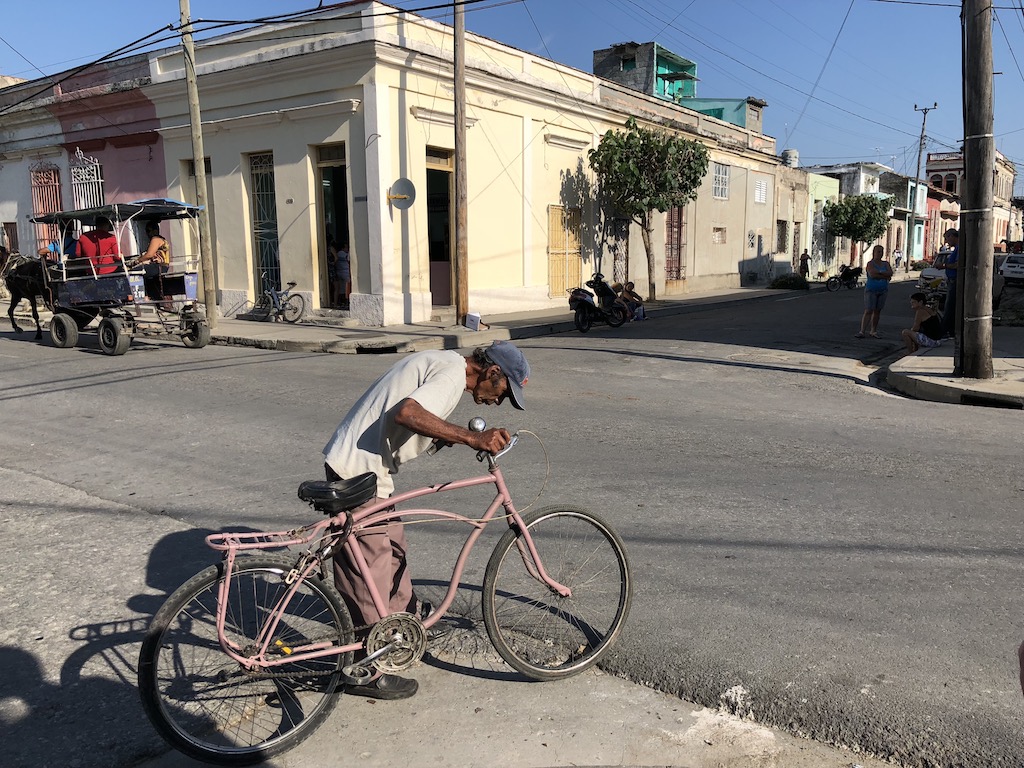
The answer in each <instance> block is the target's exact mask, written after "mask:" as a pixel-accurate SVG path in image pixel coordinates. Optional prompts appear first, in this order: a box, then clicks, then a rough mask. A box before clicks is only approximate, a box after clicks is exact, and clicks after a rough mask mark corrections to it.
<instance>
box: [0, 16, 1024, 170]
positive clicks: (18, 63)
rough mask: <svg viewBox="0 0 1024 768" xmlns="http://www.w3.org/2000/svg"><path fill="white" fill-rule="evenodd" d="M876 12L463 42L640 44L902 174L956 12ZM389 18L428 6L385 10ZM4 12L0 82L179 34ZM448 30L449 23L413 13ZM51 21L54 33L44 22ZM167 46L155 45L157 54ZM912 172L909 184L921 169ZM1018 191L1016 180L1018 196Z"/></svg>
mask: <svg viewBox="0 0 1024 768" xmlns="http://www.w3.org/2000/svg"><path fill="white" fill-rule="evenodd" d="M930 2H932V3H934V4H932V5H925V4H917V3H905V2H888V1H885V0H852V2H850V0H511V1H509V2H502V0H485V2H481V3H478V4H476V5H472V6H468V7H467V13H466V26H467V28H468V29H469V30H470V31H472V32H477V33H479V34H482V35H485V36H487V37H490V38H492V39H494V40H498V41H500V42H503V43H507V44H509V45H513V46H515V47H517V48H521V49H523V50H527V51H530V52H533V53H537V54H539V55H542V56H546V57H548V58H551V59H554V60H556V61H559V62H562V63H565V64H568V65H570V66H573V67H576V68H578V69H582V70H585V71H590V68H591V53H592V51H593V50H594V49H597V48H604V47H607V46H609V45H611V44H613V43H617V42H623V41H627V40H632V41H636V42H646V41H649V40H655V41H657V42H658V43H659V44H660V45H663V46H665V47H667V48H669V49H670V50H672V51H674V52H675V53H678V54H680V55H681V56H684V57H686V58H688V59H691V60H692V61H695V62H697V75H698V77H699V78H700V82H699V83H698V85H697V94H698V95H699V96H706V97H746V96H755V97H757V98H761V99H764V100H765V101H767V102H768V108H767V109H766V110H765V133H767V134H769V135H771V136H774V137H776V138H777V139H778V146H779V149H780V150H782V149H785V148H787V147H791V148H794V149H797V150H799V152H800V159H801V163H802V164H810V163H832V162H844V161H849V160H873V161H878V162H882V163H884V164H886V165H889V166H892V167H894V168H895V169H896V170H897V171H900V172H902V173H907V174H909V175H913V173H914V170H915V166H916V161H917V142H918V135H919V133H920V130H921V117H922V114H921V113H920V112H916V111H915V110H914V105H915V104H917V105H918V106H919V107H924V106H928V107H931V106H932V104H933V103H935V102H938V104H939V107H938V109H935V110H933V111H931V112H930V113H929V114H928V130H927V133H928V143H927V151H932V152H942V151H951V150H955V149H958V148H959V142H960V138H961V136H962V134H963V113H962V110H961V90H960V63H961V55H960V50H961V46H960V3H958V2H955V0H946V2H945V4H943V0H930ZM392 4H393V5H396V6H398V7H401V8H408V9H418V8H425V7H427V6H430V5H440V4H441V3H440V2H439V0H433V1H432V0H423V2H418V3H417V2H406V1H405V0H401V1H399V2H393V3H392ZM1015 4H1017V3H1016V2H1006V3H1001V4H1000V5H1002V6H1006V7H1005V8H1003V9H997V10H996V19H997V22H996V24H995V25H994V29H993V41H994V44H993V48H994V58H995V69H996V71H997V72H1001V73H1002V74H999V75H997V76H996V78H995V88H996V91H995V93H996V101H995V107H996V108H995V115H996V120H995V134H996V146H997V148H998V149H999V150H1000V151H1001V152H1003V153H1004V154H1005V155H1007V156H1008V157H1009V158H1010V159H1012V160H1014V161H1016V162H1018V163H1019V164H1020V173H1021V174H1022V176H1024V108H1022V106H1021V105H1022V104H1024V73H1022V72H1024V13H1022V12H1021V11H1019V10H1018V11H1014V10H1012V9H1011V8H1010V6H1012V5H1015ZM191 6H192V16H193V18H194V19H197V20H198V19H218V20H224V19H239V20H241V19H246V18H255V17H258V16H263V15H272V14H279V13H288V12H293V11H299V10H302V9H305V8H308V7H310V6H311V3H310V1H309V0H246V2H240V1H239V0H232V1H229V0H191ZM40 7H41V6H37V5H34V4H30V3H7V4H6V7H5V9H4V23H3V25H2V27H0V29H2V31H0V38H2V39H0V73H2V74H7V75H15V76H18V77H25V78H29V79H31V78H35V77H39V76H41V75H40V72H39V70H41V71H42V72H45V73H47V74H49V73H52V72H56V71H60V70H63V69H67V68H70V67H73V66H76V65H79V64H82V63H84V62H86V61H89V60H90V59H93V58H97V57H99V56H102V55H104V54H106V53H108V52H110V51H111V50H113V49H115V48H118V47H120V46H122V45H126V44H128V43H130V42H132V41H134V40H136V39H138V38H141V37H143V36H144V35H146V34H148V33H150V32H154V31H156V30H158V29H159V28H160V27H162V26H165V25H167V24H175V23H177V21H178V2H177V0H150V1H149V2H145V3H139V2H137V0H133V1H132V2H127V1H125V0H106V2H102V3H100V4H90V5H89V6H83V5H82V4H81V3H77V2H76V3H72V2H68V1H67V0H48V2H46V3H45V10H46V13H45V14H43V18H41V14H40V13H39V11H40ZM423 15H425V16H428V17H430V18H434V19H437V20H439V21H447V22H448V23H450V22H451V11H450V10H449V9H439V10H430V11H423ZM57 19H60V20H61V21H59V22H58V21H57ZM171 44H173V41H166V42H163V43H162V45H171ZM922 173H923V171H922ZM1021 188H1024V178H1022V179H1021V180H1020V181H1019V183H1018V189H1021Z"/></svg>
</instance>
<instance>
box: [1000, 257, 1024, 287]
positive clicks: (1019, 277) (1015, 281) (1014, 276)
mask: <svg viewBox="0 0 1024 768" xmlns="http://www.w3.org/2000/svg"><path fill="white" fill-rule="evenodd" d="M998 274H999V275H1002V277H1003V279H1005V280H1006V282H1007V283H1009V284H1010V285H1020V284H1021V283H1024V254H1019V253H1010V254H1007V256H1006V258H1005V259H1004V260H1003V263H1002V265H1001V266H1000V267H999V269H998Z"/></svg>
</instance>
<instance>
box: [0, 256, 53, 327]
mask: <svg viewBox="0 0 1024 768" xmlns="http://www.w3.org/2000/svg"><path fill="white" fill-rule="evenodd" d="M0 258H2V254H0ZM0 274H2V275H3V276H4V284H5V285H6V286H7V290H8V291H10V293H11V303H10V306H9V307H8V308H7V316H8V317H9V318H11V325H12V326H13V327H14V332H15V333H21V327H20V326H19V325H18V323H17V322H16V321H15V319H14V308H15V307H17V306H18V305H19V304H20V303H21V300H22V299H28V302H29V304H31V305H32V319H33V320H35V321H36V341H39V340H40V339H41V338H43V326H42V324H41V323H40V322H39V309H38V308H37V306H36V297H37V296H45V293H44V291H45V289H46V285H45V283H44V281H43V263H42V260H41V259H38V258H33V257H31V256H20V255H18V254H16V253H12V254H8V255H7V258H6V259H4V263H3V264H2V265H0ZM44 302H45V299H44Z"/></svg>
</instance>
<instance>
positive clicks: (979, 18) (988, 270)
mask: <svg viewBox="0 0 1024 768" xmlns="http://www.w3.org/2000/svg"><path fill="white" fill-rule="evenodd" d="M961 13H962V16H961V21H962V24H963V57H964V86H963V89H964V97H963V104H964V194H963V207H962V208H961V209H960V234H961V237H960V259H959V264H958V267H959V269H958V274H957V283H958V290H957V297H956V304H957V309H956V326H957V329H958V333H957V341H958V348H959V352H960V354H959V356H958V358H957V360H956V362H955V363H954V370H953V375H955V376H964V377H967V378H971V379H991V378H992V249H993V237H994V234H995V227H994V217H993V215H992V204H993V197H994V189H993V186H994V180H993V173H994V172H995V168H996V162H995V161H996V157H995V140H994V138H993V136H992V126H993V115H992V111H993V110H992V81H993V72H992V3H991V0H964V2H963V8H962V11H961Z"/></svg>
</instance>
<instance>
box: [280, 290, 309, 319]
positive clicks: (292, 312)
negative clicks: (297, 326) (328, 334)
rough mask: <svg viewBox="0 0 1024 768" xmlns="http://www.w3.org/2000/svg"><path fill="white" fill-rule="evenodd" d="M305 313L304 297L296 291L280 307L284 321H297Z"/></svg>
mask: <svg viewBox="0 0 1024 768" xmlns="http://www.w3.org/2000/svg"><path fill="white" fill-rule="evenodd" d="M304 314H306V299H305V298H304V297H303V296H300V295H299V294H297V293H293V294H292V295H291V296H289V297H288V298H287V299H286V300H285V302H284V306H283V307H281V315H282V316H283V317H284V321H285V322H286V323H297V322H299V320H301V319H302V316H303V315H304Z"/></svg>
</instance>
